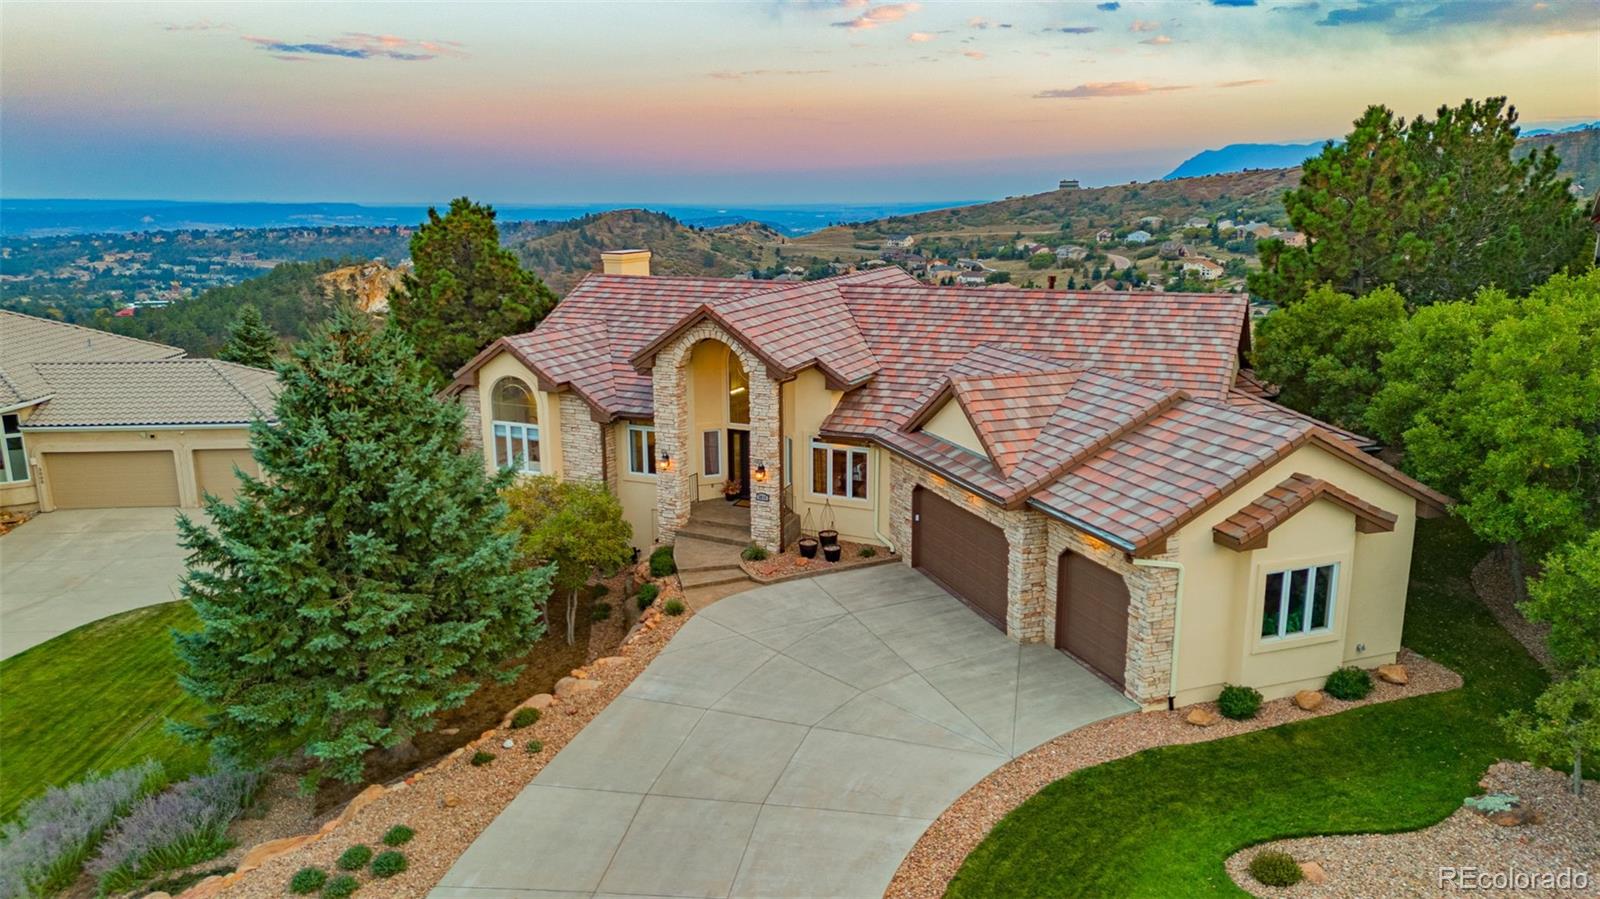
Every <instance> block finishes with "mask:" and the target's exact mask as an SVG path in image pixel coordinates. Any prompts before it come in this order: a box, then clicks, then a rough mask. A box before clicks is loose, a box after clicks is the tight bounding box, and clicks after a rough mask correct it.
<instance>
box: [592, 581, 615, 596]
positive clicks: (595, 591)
mask: <svg viewBox="0 0 1600 899" xmlns="http://www.w3.org/2000/svg"><path fill="white" fill-rule="evenodd" d="M610 592H611V588H610V587H607V586H606V585H605V584H590V585H589V598H590V599H599V598H600V597H602V596H605V595H606V594H607V593H610Z"/></svg>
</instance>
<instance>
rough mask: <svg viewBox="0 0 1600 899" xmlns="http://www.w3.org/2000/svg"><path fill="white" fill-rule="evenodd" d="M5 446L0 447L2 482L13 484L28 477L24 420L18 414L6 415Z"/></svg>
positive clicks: (0, 474) (0, 478)
mask: <svg viewBox="0 0 1600 899" xmlns="http://www.w3.org/2000/svg"><path fill="white" fill-rule="evenodd" d="M4 421H5V435H4V440H5V446H4V447H0V484H11V483H15V482H17V481H26V480H27V479H28V453H27V452H26V451H25V450H24V449H23V448H22V420H21V418H20V417H18V416H16V415H7V416H4Z"/></svg>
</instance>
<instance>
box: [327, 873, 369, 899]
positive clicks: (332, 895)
mask: <svg viewBox="0 0 1600 899" xmlns="http://www.w3.org/2000/svg"><path fill="white" fill-rule="evenodd" d="M359 889H361V881H359V880H356V879H355V878H354V877H351V876H350V875H349V874H340V875H339V876H338V877H335V878H334V879H332V880H330V881H328V882H327V883H326V884H325V885H323V887H322V896H323V899H345V897H346V896H349V895H350V894H352V893H354V892H355V891H356V890H359Z"/></svg>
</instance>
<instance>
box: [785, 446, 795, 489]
mask: <svg viewBox="0 0 1600 899" xmlns="http://www.w3.org/2000/svg"><path fill="white" fill-rule="evenodd" d="M793 483H794V438H793V437H785V438H783V486H785V487H787V486H789V485H790V484H793Z"/></svg>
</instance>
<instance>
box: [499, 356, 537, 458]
mask: <svg viewBox="0 0 1600 899" xmlns="http://www.w3.org/2000/svg"><path fill="white" fill-rule="evenodd" d="M490 408H491V411H492V415H493V418H492V420H491V422H490V428H491V431H490V433H491V434H492V435H493V437H494V464H495V465H496V466H498V467H500V468H509V469H511V470H512V471H521V472H526V473H528V474H538V473H539V412H538V409H537V408H536V407H535V405H534V402H533V391H531V390H529V389H528V386H527V385H526V384H524V383H522V382H521V381H519V380H517V379H516V378H501V379H500V380H499V381H497V382H495V385H494V392H493V393H492V394H491V395H490Z"/></svg>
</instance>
